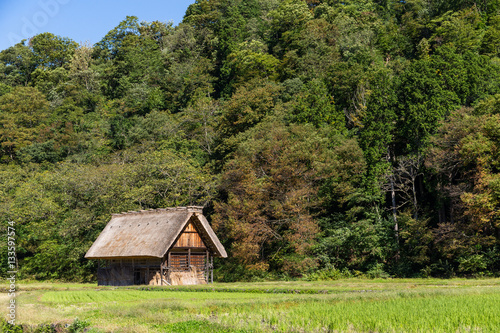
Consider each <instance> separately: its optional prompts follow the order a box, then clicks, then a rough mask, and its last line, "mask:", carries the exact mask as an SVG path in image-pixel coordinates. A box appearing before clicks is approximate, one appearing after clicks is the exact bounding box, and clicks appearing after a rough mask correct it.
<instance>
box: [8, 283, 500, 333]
mask: <svg viewBox="0 0 500 333" xmlns="http://www.w3.org/2000/svg"><path fill="white" fill-rule="evenodd" d="M18 289H19V290H20V292H19V295H18V298H17V303H18V310H17V321H18V323H19V324H25V325H31V326H32V327H35V326H36V325H40V324H58V323H59V324H62V325H65V324H67V323H72V322H73V321H74V320H75V318H78V319H79V320H80V321H83V322H85V323H87V324H88V325H90V328H92V330H90V331H91V332H500V279H480V280H461V279H453V280H437V279H401V280H399V279H387V280H362V279H349V280H338V281H329V282H300V281H299V282H261V283H234V284H227V283H226V284H222V283H216V284H213V285H204V286H191V287H163V288H161V287H147V286H142V287H138V286H135V287H119V288H116V287H97V286H96V285H92V284H65V283H40V282H36V283H29V282H20V283H18ZM1 296H2V299H1V301H2V302H4V303H5V305H7V302H8V296H7V294H6V293H5V292H3V293H2V295H1ZM1 311H2V313H3V314H4V316H5V315H6V314H7V309H6V306H3V307H1Z"/></svg>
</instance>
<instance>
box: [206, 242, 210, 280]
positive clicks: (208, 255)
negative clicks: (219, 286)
mask: <svg viewBox="0 0 500 333" xmlns="http://www.w3.org/2000/svg"><path fill="white" fill-rule="evenodd" d="M208 258H210V252H208V249H207V254H206V257H205V282H206V283H208Z"/></svg>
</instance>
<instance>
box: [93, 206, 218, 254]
mask: <svg viewBox="0 0 500 333" xmlns="http://www.w3.org/2000/svg"><path fill="white" fill-rule="evenodd" d="M189 221H191V222H192V223H193V224H194V225H195V227H196V229H197V230H198V232H199V233H200V236H201V237H202V239H203V241H204V242H205V244H206V246H207V247H208V248H209V250H211V251H212V252H214V253H215V255H217V256H220V257H223V258H226V257H227V254H226V250H225V249H224V247H223V246H222V244H221V243H220V241H219V239H218V238H217V236H216V235H215V233H214V231H213V230H212V228H211V227H210V225H209V224H208V221H207V219H206V218H205V216H203V212H202V207H194V206H190V207H177V208H162V209H155V210H147V211H144V210H143V211H139V212H127V213H121V214H113V216H112V218H111V221H109V222H108V224H107V225H106V227H105V228H104V230H103V231H102V232H101V234H100V235H99V237H98V238H97V240H96V241H95V242H94V244H93V245H92V246H91V248H90V249H89V250H88V252H87V254H86V255H85V258H88V259H105V258H117V257H121V258H123V257H156V258H162V257H163V256H164V255H165V254H166V253H167V251H168V250H169V249H170V248H171V247H172V246H173V245H174V242H175V241H176V239H177V237H178V236H179V235H180V233H181V232H182V230H184V227H185V226H186V225H187V223H188V222H189Z"/></svg>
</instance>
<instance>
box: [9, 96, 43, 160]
mask: <svg viewBox="0 0 500 333" xmlns="http://www.w3.org/2000/svg"><path fill="white" fill-rule="evenodd" d="M48 106H49V103H48V101H47V100H46V99H45V96H44V95H43V94H42V93H40V92H39V91H38V90H37V89H35V88H31V87H16V88H14V89H13V90H12V91H11V92H10V93H7V94H5V95H3V96H1V97H0V143H1V147H2V160H6V159H7V160H13V159H14V157H15V152H16V150H17V149H19V148H22V147H24V146H27V145H29V144H31V143H32V142H33V141H34V140H35V139H36V137H37V135H38V134H39V133H40V129H41V126H42V125H43V121H44V120H45V119H47V117H48Z"/></svg>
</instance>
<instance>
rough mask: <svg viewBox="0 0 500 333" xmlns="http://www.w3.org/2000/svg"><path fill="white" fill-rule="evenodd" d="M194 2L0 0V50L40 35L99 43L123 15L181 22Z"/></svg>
mask: <svg viewBox="0 0 500 333" xmlns="http://www.w3.org/2000/svg"><path fill="white" fill-rule="evenodd" d="M194 2H195V0H175V1H168V0H167V1H166V0H163V1H161V0H136V1H133V0H0V50H3V49H6V48H8V47H10V46H12V45H14V44H16V43H18V42H20V41H21V40H22V39H28V38H30V37H33V36H34V35H36V34H39V33H42V32H51V33H53V34H55V35H59V36H62V37H69V38H71V39H73V40H74V41H75V42H77V43H84V42H86V41H88V42H90V44H94V43H97V42H98V41H100V40H101V39H102V38H103V37H104V36H105V35H106V33H107V32H108V31H110V30H111V29H113V28H114V27H116V26H117V25H118V24H119V23H120V22H121V21H122V20H124V19H125V17H126V16H127V15H133V16H137V17H138V18H139V21H148V22H151V21H161V22H168V21H173V22H174V25H177V24H179V22H180V21H182V18H183V16H184V13H185V12H186V9H187V7H188V6H189V5H190V4H191V3H194Z"/></svg>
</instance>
